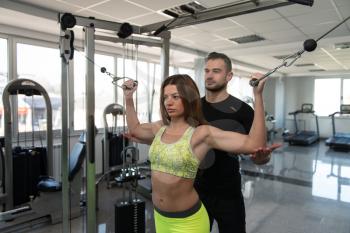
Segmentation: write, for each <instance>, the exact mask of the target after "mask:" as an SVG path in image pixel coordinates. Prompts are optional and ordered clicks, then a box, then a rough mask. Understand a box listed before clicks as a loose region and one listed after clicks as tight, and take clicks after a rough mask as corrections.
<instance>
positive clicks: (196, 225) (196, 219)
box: [154, 202, 210, 233]
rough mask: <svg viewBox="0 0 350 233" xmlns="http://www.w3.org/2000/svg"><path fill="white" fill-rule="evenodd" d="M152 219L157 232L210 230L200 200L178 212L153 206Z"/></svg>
mask: <svg viewBox="0 0 350 233" xmlns="http://www.w3.org/2000/svg"><path fill="white" fill-rule="evenodd" d="M193 210H194V211H195V212H194V213H193ZM154 220H155V225H156V232H157V233H209V231H210V229H209V228H210V226H209V217H208V213H207V210H206V209H205V207H204V205H203V204H202V203H201V202H198V203H197V204H196V206H194V207H193V208H191V209H190V210H186V211H184V212H179V213H167V212H164V211H160V210H159V209H157V208H156V207H155V209H154Z"/></svg>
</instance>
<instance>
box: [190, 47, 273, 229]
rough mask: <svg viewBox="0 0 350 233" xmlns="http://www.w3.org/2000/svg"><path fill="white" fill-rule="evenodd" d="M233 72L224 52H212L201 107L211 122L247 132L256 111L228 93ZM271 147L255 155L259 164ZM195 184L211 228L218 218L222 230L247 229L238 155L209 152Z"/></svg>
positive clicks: (206, 69)
mask: <svg viewBox="0 0 350 233" xmlns="http://www.w3.org/2000/svg"><path fill="white" fill-rule="evenodd" d="M232 76H233V73H232V65H231V60H230V59H229V58H228V57H227V56H226V55H225V54H222V53H216V52H212V53H210V54H209V55H208V57H207V58H206V65H205V89H206V95H205V96H204V97H203V98H202V110H203V113H204V117H205V118H206V120H207V121H208V122H209V123H210V124H211V125H213V126H216V127H218V128H221V129H223V130H230V131H235V132H239V133H245V134H247V133H249V130H250V127H251V125H252V122H253V118H254V111H253V109H252V108H251V107H250V106H249V105H248V104H246V103H245V102H243V101H241V100H239V99H237V98H236V97H234V96H232V95H230V94H228V92H227V84H228V82H229V81H230V80H231V79H232ZM270 149H271V150H273V149H274V147H271V148H270ZM270 149H266V148H265V149H262V150H261V151H260V152H259V153H257V154H256V155H252V156H251V158H252V160H253V161H254V162H255V163H257V164H264V163H267V162H268V161H269V159H270V152H271V150H270ZM195 188H196V190H197V192H198V193H199V196H200V199H201V200H202V202H203V203H204V205H205V207H206V209H207V211H208V214H209V218H210V229H211V228H212V224H213V221H214V219H215V220H216V222H217V223H218V227H219V232H220V233H228V232H235V233H244V232H246V230H245V208H244V199H243V195H242V192H241V174H240V171H239V161H238V156H232V155H230V154H228V153H227V152H224V151H219V150H214V151H211V152H209V153H208V154H207V156H206V159H205V162H204V163H202V166H201V168H200V169H199V171H198V173H197V177H196V180H195Z"/></svg>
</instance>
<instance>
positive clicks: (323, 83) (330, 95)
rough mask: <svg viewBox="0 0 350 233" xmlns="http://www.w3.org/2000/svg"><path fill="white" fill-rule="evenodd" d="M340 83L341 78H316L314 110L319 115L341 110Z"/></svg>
mask: <svg viewBox="0 0 350 233" xmlns="http://www.w3.org/2000/svg"><path fill="white" fill-rule="evenodd" d="M340 85H341V79H340V78H323V79H315V91H314V110H315V113H316V114H317V115H319V116H328V115H329V114H331V113H333V112H336V111H339V106H340V97H341V89H340ZM326 93H327V94H326Z"/></svg>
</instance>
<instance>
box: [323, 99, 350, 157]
mask: <svg viewBox="0 0 350 233" xmlns="http://www.w3.org/2000/svg"><path fill="white" fill-rule="evenodd" d="M335 115H340V116H342V115H350V105H349V104H342V105H340V111H337V112H334V113H332V114H330V115H329V116H330V117H332V130H333V135H332V136H331V137H329V138H328V139H327V140H326V145H327V146H329V147H330V148H332V149H334V150H337V151H349V150H350V133H338V132H336V129H335Z"/></svg>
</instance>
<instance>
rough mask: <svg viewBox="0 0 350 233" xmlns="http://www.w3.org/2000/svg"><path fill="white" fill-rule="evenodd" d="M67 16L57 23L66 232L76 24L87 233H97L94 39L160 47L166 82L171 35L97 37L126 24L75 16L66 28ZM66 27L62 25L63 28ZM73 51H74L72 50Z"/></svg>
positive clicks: (135, 31)
mask: <svg viewBox="0 0 350 233" xmlns="http://www.w3.org/2000/svg"><path fill="white" fill-rule="evenodd" d="M63 16H64V14H62V13H60V14H59V17H58V20H59V23H60V25H61V30H60V48H61V58H62V62H61V64H62V67H61V68H62V82H61V85H62V87H61V91H62V134H61V137H62V149H61V155H62V165H61V168H62V193H63V198H62V200H63V201H62V202H63V203H62V208H63V227H62V231H63V232H69V229H70V223H69V198H70V197H69V183H68V163H67V161H68V160H67V157H66V156H64V155H67V154H69V151H68V136H69V135H68V132H69V124H68V119H69V113H68V111H67V110H68V106H69V98H70V96H69V95H68V93H67V90H69V88H68V83H69V82H68V80H69V73H70V72H69V69H70V68H69V60H71V59H73V55H72V53H73V51H72V48H71V47H72V41H71V39H72V38H71V36H72V31H71V30H70V29H69V28H72V27H74V26H75V25H78V26H81V27H83V30H84V32H85V38H84V51H85V56H86V58H87V59H86V78H85V83H86V91H85V96H86V106H87V107H86V116H85V117H86V136H87V138H86V156H87V162H86V179H87V182H86V190H87V214H86V224H87V226H86V230H87V232H88V233H90V232H96V231H97V225H96V187H95V183H96V178H95V173H96V172H95V119H94V111H95V93H94V87H95V86H94V79H95V77H94V76H95V75H94V64H93V63H94V54H95V40H105V41H114V42H122V43H133V44H143V45H149V46H157V47H160V48H161V59H160V65H161V76H162V78H163V79H164V78H165V77H167V76H168V74H169V49H170V32H168V31H164V32H162V33H161V34H160V35H159V36H158V37H156V38H158V39H154V38H150V37H147V36H146V37H145V36H142V37H140V38H142V39H138V38H137V37H136V36H135V37H133V39H132V40H129V39H125V38H123V39H120V38H117V37H106V36H99V35H96V34H95V30H96V29H102V30H107V31H112V32H118V31H120V30H121V29H122V26H123V24H121V23H115V22H110V21H105V20H98V19H94V18H86V17H81V16H73V15H72V16H73V17H74V19H75V23H74V25H68V27H66V26H64V24H65V23H66V22H62V17H63ZM62 24H63V26H62ZM131 27H132V30H133V35H138V34H139V35H140V34H141V28H140V27H138V26H131ZM70 49H71V51H70Z"/></svg>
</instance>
